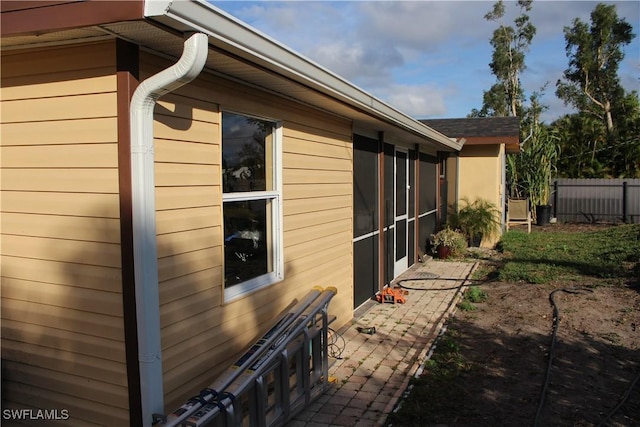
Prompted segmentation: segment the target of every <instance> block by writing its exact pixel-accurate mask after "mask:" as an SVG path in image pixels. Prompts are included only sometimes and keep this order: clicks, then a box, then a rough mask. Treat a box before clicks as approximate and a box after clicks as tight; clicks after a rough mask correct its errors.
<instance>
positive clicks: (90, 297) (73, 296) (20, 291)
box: [2, 277, 122, 316]
mask: <svg viewBox="0 0 640 427" xmlns="http://www.w3.org/2000/svg"><path fill="white" fill-rule="evenodd" d="M2 296H3V297H4V298H8V299H11V300H21V301H30V302H33V303H36V304H47V305H51V306H55V307H61V308H70V309H73V310H82V311H88V312H91V313H101V314H105V315H111V316H122V295H121V294H119V293H114V292H104V291H98V290H95V289H83V288H81V287H75V286H63V285H53V284H50V283H43V282H30V281H27V280H19V279H9V278H6V277H5V278H4V279H3V280H2Z"/></svg>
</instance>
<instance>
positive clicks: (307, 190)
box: [283, 182, 352, 201]
mask: <svg viewBox="0 0 640 427" xmlns="http://www.w3.org/2000/svg"><path fill="white" fill-rule="evenodd" d="M351 194H352V185H351V182H348V183H337V184H323V183H317V184H314V185H304V184H292V183H289V182H286V183H285V184H284V185H283V197H284V200H285V201H287V200H295V199H310V198H315V197H318V198H319V197H331V196H345V195H348V196H351Z"/></svg>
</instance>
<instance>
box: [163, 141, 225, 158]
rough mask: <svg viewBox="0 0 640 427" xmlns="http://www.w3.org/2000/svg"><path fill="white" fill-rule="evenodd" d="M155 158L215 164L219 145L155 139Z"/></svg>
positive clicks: (218, 155)
mask: <svg viewBox="0 0 640 427" xmlns="http://www.w3.org/2000/svg"><path fill="white" fill-rule="evenodd" d="M155 149H156V154H155V160H156V162H159V163H163V162H164V163H187V164H200V165H203V164H206V165H215V164H219V163H220V146H219V145H213V144H204V143H200V142H185V141H171V140H167V139H157V138H156V140H155Z"/></svg>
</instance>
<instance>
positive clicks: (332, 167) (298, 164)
mask: <svg viewBox="0 0 640 427" xmlns="http://www.w3.org/2000/svg"><path fill="white" fill-rule="evenodd" d="M282 158H283V163H284V165H285V167H286V168H289V169H302V170H305V171H307V173H309V174H311V172H310V171H315V170H323V171H347V172H349V173H351V170H352V164H351V160H346V159H336V158H331V157H320V156H319V155H317V154H316V153H313V154H308V155H307V154H291V153H284V154H283V155H282Z"/></svg>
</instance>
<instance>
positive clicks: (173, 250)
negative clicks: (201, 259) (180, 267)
mask: <svg viewBox="0 0 640 427" xmlns="http://www.w3.org/2000/svg"><path fill="white" fill-rule="evenodd" d="M157 242H158V257H159V258H165V257H169V256H173V255H177V254H184V253H187V252H194V251H198V250H201V249H206V248H212V247H215V246H220V244H221V242H222V236H221V234H220V228H219V227H210V228H204V229H200V230H189V231H183V232H180V233H171V234H162V235H160V236H158V238H157Z"/></svg>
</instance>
